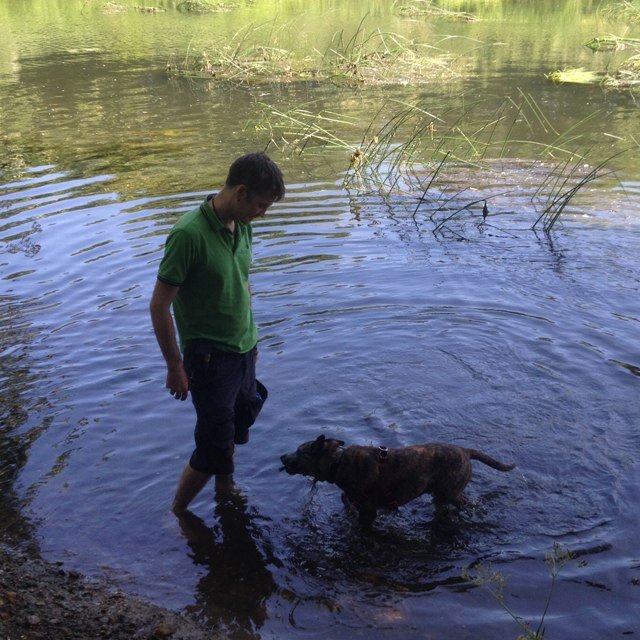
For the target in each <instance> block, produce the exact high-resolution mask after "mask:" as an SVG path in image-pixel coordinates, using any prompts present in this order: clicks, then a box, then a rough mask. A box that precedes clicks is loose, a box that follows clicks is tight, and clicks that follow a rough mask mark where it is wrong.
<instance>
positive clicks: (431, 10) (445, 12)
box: [393, 0, 478, 22]
mask: <svg viewBox="0 0 640 640" xmlns="http://www.w3.org/2000/svg"><path fill="white" fill-rule="evenodd" d="M393 11H394V12H395V13H397V14H398V15H399V16H402V17H405V18H421V17H429V18H437V19H439V20H446V21H448V22H476V21H477V20H478V17H477V16H475V15H474V14H472V13H468V12H466V11H452V10H450V9H445V8H443V7H438V6H437V5H435V4H434V3H433V2H432V1H431V0H413V2H411V4H399V3H398V2H397V0H396V2H394V3H393Z"/></svg>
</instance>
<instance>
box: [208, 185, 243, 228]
mask: <svg viewBox="0 0 640 640" xmlns="http://www.w3.org/2000/svg"><path fill="white" fill-rule="evenodd" d="M209 204H210V205H211V209H212V210H213V214H214V215H215V216H216V217H217V218H218V220H220V222H221V223H222V224H223V225H224V226H225V227H226V228H227V229H229V230H230V231H232V232H233V231H235V228H236V223H235V220H234V219H233V218H232V217H231V214H230V213H227V207H226V206H225V202H224V200H223V198H222V197H221V196H220V193H216V195H215V196H213V198H211V200H209Z"/></svg>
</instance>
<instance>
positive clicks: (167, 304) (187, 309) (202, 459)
mask: <svg viewBox="0 0 640 640" xmlns="http://www.w3.org/2000/svg"><path fill="white" fill-rule="evenodd" d="M284 191H285V187H284V181H283V178H282V173H281V172H280V169H279V168H278V167H277V165H276V164H275V163H274V162H273V161H272V160H271V159H270V158H269V157H267V156H266V155H265V154H264V153H250V154H247V155H245V156H242V157H240V158H238V159H237V160H236V161H235V162H234V163H233V164H232V165H231V167H230V169H229V174H228V176H227V179H226V182H225V184H224V187H223V188H222V190H221V191H219V192H218V193H217V194H214V195H211V196H207V198H206V200H205V201H204V203H203V204H201V205H200V206H199V207H198V208H197V209H194V210H193V211H190V212H189V213H187V214H185V215H184V216H182V217H181V218H180V220H179V221H178V222H177V223H176V225H175V226H174V227H173V229H172V230H171V232H170V233H169V236H168V238H167V242H166V245H165V253H164V257H163V259H162V262H161V263H160V268H159V271H158V279H157V281H156V285H155V288H154V291H153V295H152V297H151V304H150V311H151V320H152V323H153V329H154V332H155V335H156V338H157V340H158V344H159V345H160V349H161V351H162V355H163V356H164V359H165V361H166V363H167V382H166V386H167V388H168V389H169V391H170V393H171V395H172V396H173V397H174V398H176V399H177V400H185V399H186V398H187V396H188V393H189V391H191V398H192V401H193V405H194V407H195V410H196V417H197V421H196V428H195V434H194V435H195V442H196V447H195V450H194V452H193V455H192V456H191V459H190V460H189V463H188V464H187V465H186V467H185V468H184V471H183V472H182V475H181V477H180V481H179V483H178V488H177V490H176V495H175V498H174V501H173V506H172V510H173V512H174V513H175V514H176V515H178V516H180V515H182V514H184V512H185V511H186V510H187V507H188V505H189V503H190V502H191V501H192V500H193V499H194V498H195V497H196V495H197V494H198V493H199V492H200V490H201V489H202V488H203V487H204V486H205V485H206V484H207V482H208V481H209V479H210V478H211V477H212V476H215V488H216V493H217V494H218V495H220V494H223V493H224V492H228V491H229V490H230V489H231V488H232V487H233V454H234V444H244V443H245V442H247V440H248V428H249V426H251V424H252V422H253V420H254V419H255V416H256V415H257V413H258V411H259V410H260V408H261V406H262V402H264V399H265V398H266V389H265V388H264V387H263V386H262V385H261V384H260V383H259V382H257V381H256V378H255V364H256V356H257V348H256V344H257V341H258V333H257V329H256V325H255V323H254V320H253V313H252V310H251V292H250V288H249V267H250V264H251V258H252V245H251V240H252V229H251V222H252V220H254V219H255V218H258V217H260V216H263V215H264V214H265V212H266V211H267V209H268V208H269V207H270V206H271V205H272V204H273V203H274V202H275V201H277V200H280V199H281V198H282V197H283V196H284ZM172 306H173V313H174V316H175V326H177V329H178V332H177V337H178V338H179V341H180V344H179V345H178V341H177V339H176V331H175V326H174V322H173V318H172V315H171V307H172Z"/></svg>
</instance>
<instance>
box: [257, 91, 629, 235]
mask: <svg viewBox="0 0 640 640" xmlns="http://www.w3.org/2000/svg"><path fill="white" fill-rule="evenodd" d="M483 106H484V105H483V104H482V101H477V102H471V103H466V102H463V105H462V108H461V109H459V108H456V107H454V106H452V107H451V108H450V109H449V110H447V111H446V112H444V113H442V114H440V115H435V114H433V113H431V112H430V111H428V110H426V109H424V108H421V107H419V106H416V105H410V104H406V103H402V102H397V101H389V102H386V103H384V104H383V105H382V106H381V107H380V109H379V110H378V112H377V113H375V114H374V115H373V118H372V120H371V121H370V122H369V123H368V125H367V126H366V127H365V128H364V130H363V129H362V128H361V125H360V124H359V123H358V122H357V121H356V120H354V119H352V118H349V117H346V116H344V115H340V114H338V113H335V112H329V111H322V112H320V113H315V112H314V111H313V109H312V108H311V105H306V106H305V107H297V108H294V109H291V110H289V111H286V112H284V111H277V110H274V109H272V108H271V107H270V106H268V105H263V109H264V116H263V118H262V119H261V120H260V122H259V124H258V125H257V129H258V130H260V131H261V132H266V133H267V135H268V137H269V139H270V144H272V145H274V146H276V147H277V148H278V149H280V150H281V151H286V152H289V153H298V154H303V153H311V152H313V150H314V149H315V150H316V151H321V150H323V149H324V150H326V149H330V148H333V149H336V150H341V151H343V152H345V153H346V156H347V160H346V166H345V170H344V174H343V187H344V188H346V189H352V190H358V191H364V192H369V193H375V194H377V195H383V196H389V195H390V194H392V193H396V194H398V195H400V194H404V195H406V196H408V197H409V198H415V201H416V202H417V204H416V205H415V208H414V209H413V211H412V214H411V215H412V217H413V219H414V220H416V221H417V220H418V216H426V217H428V218H429V220H430V221H431V222H432V223H433V225H434V229H433V231H434V233H442V232H445V231H451V229H452V227H451V224H452V223H453V222H454V221H456V220H460V219H462V218H463V217H464V216H481V217H477V218H476V219H477V220H480V221H481V222H483V223H487V222H488V220H487V219H488V217H489V216H492V220H495V215H496V214H495V213H493V211H494V210H495V209H496V208H495V207H493V204H492V203H491V202H489V201H490V200H492V199H498V198H503V197H504V196H506V195H509V193H510V192H509V191H508V190H506V191H504V190H503V191H500V192H499V193H489V194H486V195H480V194H478V193H477V191H474V187H473V185H474V180H476V178H475V177H474V176H476V177H477V176H480V175H482V176H487V175H491V174H492V173H496V170H498V171H501V172H503V167H504V165H505V163H506V164H507V166H518V167H522V166H523V165H524V166H526V167H527V169H526V175H527V179H528V182H527V185H526V188H527V190H528V192H529V193H530V192H532V193H533V195H532V196H531V197H530V202H531V203H532V205H533V207H534V213H535V218H536V219H535V221H534V222H533V224H532V225H531V227H530V228H532V229H536V228H538V227H540V228H542V229H544V231H545V232H547V233H548V232H549V231H551V229H552V228H553V226H554V225H555V224H556V222H557V221H558V220H559V219H560V217H561V214H562V213H563V212H565V211H566V210H567V207H568V206H569V204H570V203H571V201H572V200H573V199H574V198H575V197H576V195H577V194H578V193H580V192H581V191H583V190H584V189H585V188H586V187H587V186H588V185H590V184H592V183H593V182H595V181H596V180H599V179H600V178H603V177H605V176H606V175H608V174H609V173H610V170H609V169H608V167H609V165H610V164H611V163H612V161H613V160H614V159H615V158H616V157H617V156H618V155H619V154H618V153H617V154H614V155H612V156H610V157H608V158H606V159H605V160H603V161H601V162H599V163H594V164H593V165H592V164H591V163H590V162H589V156H590V155H591V153H592V151H591V150H590V151H588V152H584V153H579V147H580V141H581V138H582V132H583V131H585V130H586V129H587V128H588V126H589V124H590V122H591V121H592V120H595V119H597V118H598V114H597V113H596V114H592V115H591V116H589V117H587V118H584V119H583V120H581V121H580V122H576V123H575V124H573V125H572V126H571V127H569V128H568V129H567V130H565V131H560V132H559V131H558V130H557V129H556V128H555V127H554V126H553V124H552V123H551V122H550V121H549V119H548V118H547V117H546V116H545V115H544V113H543V111H542V110H541V109H540V107H539V106H538V105H537V104H536V103H535V101H534V100H533V99H532V98H531V96H529V95H527V94H524V93H523V92H520V100H518V101H516V100H515V99H513V98H509V99H507V100H505V101H504V102H503V103H502V104H501V105H499V107H498V108H497V109H495V111H494V112H493V114H492V115H490V116H489V117H488V118H487V117H484V118H482V119H481V120H477V116H476V113H477V111H478V110H479V109H480V107H483ZM541 132H542V134H544V135H542V137H543V138H544V136H546V137H547V138H548V139H547V141H544V139H543V140H540V137H541ZM620 153H623V152H620ZM523 156H524V157H525V159H524V160H520V161H514V160H513V158H522V157H523ZM534 176H535V180H537V181H538V183H533V182H532V181H533V180H534ZM465 182H466V183H467V184H465ZM536 184H537V187H536ZM511 188H512V189H514V190H517V189H518V188H519V187H518V185H517V184H514V185H512V187H511ZM469 194H472V195H469ZM514 195H518V194H517V191H516V192H515V193H514ZM490 205H491V206H490Z"/></svg>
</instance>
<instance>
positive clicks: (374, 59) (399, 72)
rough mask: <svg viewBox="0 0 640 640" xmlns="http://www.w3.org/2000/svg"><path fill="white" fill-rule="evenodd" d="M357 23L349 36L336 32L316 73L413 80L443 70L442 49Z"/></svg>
mask: <svg viewBox="0 0 640 640" xmlns="http://www.w3.org/2000/svg"><path fill="white" fill-rule="evenodd" d="M363 22H364V20H363V21H362V22H361V23H360V25H359V26H358V28H357V30H356V31H355V33H353V34H351V35H347V34H345V32H344V31H340V32H339V33H337V34H335V35H334V37H333V39H332V42H331V44H330V45H329V47H328V48H327V50H326V51H325V53H324V55H323V57H322V63H321V66H320V71H319V75H321V76H324V77H328V78H329V79H331V80H332V81H345V82H356V83H363V84H391V83H403V84H409V83H416V82H421V81H423V80H425V79H426V78H433V77H434V73H435V72H438V73H441V72H443V71H444V70H445V69H447V66H448V65H447V60H446V57H445V56H444V55H443V52H442V51H441V50H439V49H436V48H435V47H433V46H430V45H427V44H420V43H416V42H414V41H412V40H409V39H408V38H405V37H404V36H401V35H398V34H395V33H389V32H384V31H382V30H381V29H379V28H378V29H375V30H373V31H371V32H370V33H367V32H366V31H365V30H364V28H363Z"/></svg>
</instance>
